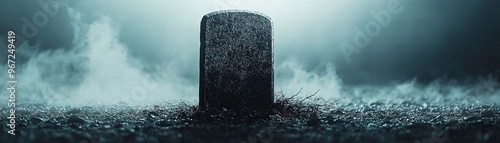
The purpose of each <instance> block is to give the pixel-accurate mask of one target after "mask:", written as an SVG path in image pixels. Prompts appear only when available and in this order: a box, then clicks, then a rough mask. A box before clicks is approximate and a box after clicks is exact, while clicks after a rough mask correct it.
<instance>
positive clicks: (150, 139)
mask: <svg viewBox="0 0 500 143" xmlns="http://www.w3.org/2000/svg"><path fill="white" fill-rule="evenodd" d="M276 104H277V106H275V107H274V109H273V114H272V115H270V116H269V118H266V119H259V120H246V121H244V120H238V121H236V119H221V120H210V121H208V120H206V118H200V117H198V116H197V115H196V107H195V106H191V105H187V104H184V103H178V104H170V105H168V104H162V105H155V106H140V107H137V106H133V107H130V106H126V105H113V106H78V107H74V106H47V105H30V106H22V107H17V111H16V116H17V118H16V122H17V124H16V131H15V133H16V135H15V136H12V135H10V134H8V133H7V132H8V130H9V127H8V126H7V125H6V124H7V123H8V120H7V116H8V114H1V115H0V122H1V123H2V124H1V125H0V127H1V130H2V133H1V134H0V140H1V141H0V142H2V143H7V142H8V143H14V142H19V143H31V142H37V143H58V142H61V143H63V142H75V143H110V142H119V143H127V142H141V143H142V142H143V143H156V142H158V143H167V142H168V143H176V142H182V143H185V142H196V143H203V142H216V143H221V142H235V143H242V142H246V143H258V142H264V143H269V142H286V143H295V142H297V143H304V142H384V143H390V142H417V143H418V142H422V143H424V142H425V143H442V142H450V143H458V142H498V141H500V120H499V119H500V106H499V105H495V104H492V105H479V104H477V105H476V104H456V105H453V104H451V105H432V104H426V103H423V104H422V103H414V102H409V101H404V102H402V103H397V104H395V103H391V104H388V103H379V102H375V103H370V104H368V103H349V104H338V103H328V104H322V105H317V104H306V105H299V104H302V103H300V102H295V103H291V102H288V101H286V100H281V101H278V102H277V103H276ZM167 105H168V106H167ZM0 110H1V111H7V109H6V108H5V107H2V109H0ZM214 118H217V117H214Z"/></svg>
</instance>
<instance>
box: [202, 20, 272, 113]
mask: <svg viewBox="0 0 500 143" xmlns="http://www.w3.org/2000/svg"><path fill="white" fill-rule="evenodd" d="M200 35H201V36H200V42H201V47H200V89H199V106H200V109H201V110H203V111H209V112H217V111H222V110H229V111H231V112H234V113H243V114H249V113H265V112H267V111H270V108H271V105H272V103H273V102H274V89H273V88H274V87H273V72H274V71H273V27H272V23H271V19H270V18H269V17H267V16H265V15H263V14H260V13H257V12H250V11H240V10H224V11H217V12H212V13H209V14H207V15H205V16H204V17H203V19H202V21H201V34H200Z"/></svg>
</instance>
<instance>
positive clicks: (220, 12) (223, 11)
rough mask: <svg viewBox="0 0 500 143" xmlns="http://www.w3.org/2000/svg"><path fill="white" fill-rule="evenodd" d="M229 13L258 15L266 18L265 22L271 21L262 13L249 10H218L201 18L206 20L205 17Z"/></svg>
mask: <svg viewBox="0 0 500 143" xmlns="http://www.w3.org/2000/svg"><path fill="white" fill-rule="evenodd" d="M229 13H246V14H255V15H259V16H262V17H264V18H266V19H267V20H269V21H271V17H269V16H267V15H265V14H263V13H260V12H257V11H251V10H239V9H231V10H219V11H214V12H210V13H208V14H206V15H205V16H204V17H203V18H207V17H212V16H214V15H219V14H229Z"/></svg>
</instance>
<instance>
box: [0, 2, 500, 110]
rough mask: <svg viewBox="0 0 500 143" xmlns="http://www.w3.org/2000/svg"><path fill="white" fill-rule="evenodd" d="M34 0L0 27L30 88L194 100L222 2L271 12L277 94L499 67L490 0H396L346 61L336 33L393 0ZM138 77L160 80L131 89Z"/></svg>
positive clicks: (349, 30) (497, 14) (350, 30)
mask: <svg viewBox="0 0 500 143" xmlns="http://www.w3.org/2000/svg"><path fill="white" fill-rule="evenodd" d="M37 2H38V1H31V0H19V1H1V2H0V19H2V22H1V23H0V31H1V33H6V31H7V30H14V31H16V33H17V34H18V36H17V37H18V38H17V39H18V41H17V45H18V53H17V54H18V59H17V60H18V61H19V62H18V63H19V66H18V67H19V69H18V70H19V75H18V76H19V78H20V80H21V79H22V80H24V81H25V84H27V85H28V84H29V86H30V87H31V88H29V89H24V90H25V91H24V92H25V93H29V94H32V95H33V96H36V95H39V94H42V95H44V94H54V95H56V94H78V95H82V94H84V95H85V96H87V94H98V93H106V94H110V95H116V96H119V95H122V94H125V95H128V94H131V95H134V94H138V93H144V92H142V91H147V94H148V95H151V97H158V98H162V96H163V97H164V96H165V95H164V94H168V99H196V98H197V95H198V94H197V86H198V72H199V69H198V64H199V63H198V58H199V53H198V52H199V41H198V40H199V24H200V20H201V18H202V16H203V15H204V14H207V13H209V12H212V11H216V10H221V9H248V10H255V11H259V12H262V13H264V14H267V15H268V16H270V17H271V19H272V20H273V24H274V30H275V31H274V32H275V33H274V42H275V43H274V46H275V63H274V66H275V85H276V86H275V87H276V90H277V91H279V90H283V91H284V92H285V93H295V92H297V91H298V89H300V88H304V91H305V93H306V94H307V93H311V92H314V91H316V90H317V89H320V90H321V91H322V96H324V97H332V98H339V97H342V96H341V95H342V93H341V91H340V89H343V87H358V86H359V87H361V86H388V88H391V86H396V85H401V84H402V85H404V84H405V83H411V84H412V85H413V84H418V85H423V86H426V85H432V84H433V82H435V81H440V82H444V83H453V84H455V83H459V84H478V83H479V84H480V81H479V78H480V77H487V76H488V75H492V76H493V80H494V81H498V80H499V78H498V77H499V76H500V56H499V55H500V9H499V8H498V6H499V5H500V1H498V0H483V1H471V0H440V1H436V0H413V1H411V0H400V1H399V2H400V3H399V4H400V6H399V7H400V8H401V12H400V13H398V14H391V20H390V21H389V22H388V24H387V25H386V26H382V27H381V28H380V32H379V34H378V35H377V36H373V37H370V43H369V44H368V45H367V46H366V47H364V48H362V49H359V50H360V52H359V53H355V54H353V55H352V56H350V58H351V61H347V60H346V58H345V55H344V54H343V52H342V50H341V46H340V45H341V43H347V44H350V45H354V37H356V34H357V33H356V32H355V30H354V29H356V28H359V29H362V31H365V26H366V25H367V24H369V23H370V22H372V21H376V19H375V18H374V17H373V16H372V14H371V12H372V11H374V12H381V11H387V10H388V9H389V8H388V5H390V4H392V1H391V0H380V1H365V0H354V1H347V0H320V1H315V2H314V3H313V2H306V1H292V0H275V1H264V0H256V1H251V0H209V1H203V2H199V1H194V0H190V1H189V0H187V1H180V0H175V1H148V2H142V1H141V2H123V1H117V0H111V1H98V0H90V1H71V0H54V1H53V2H56V3H57V5H59V7H58V10H57V11H56V12H54V15H53V16H52V15H50V13H47V11H45V10H44V8H43V6H41V5H40V4H38V3H37ZM49 2H52V1H50V0H49ZM54 4H55V3H54ZM54 4H52V3H49V5H48V6H49V9H52V10H53V9H54V8H55V7H54ZM37 14H38V15H43V14H45V15H46V16H47V23H46V24H43V25H42V26H40V27H38V26H36V25H35V27H36V30H38V31H37V32H36V34H34V36H33V37H30V36H26V35H24V34H23V33H22V30H23V26H24V25H25V24H26V23H25V22H24V21H23V20H22V19H23V18H26V19H27V20H28V21H30V22H32V23H33V22H34V21H38V22H40V21H42V22H43V17H42V18H41V19H40V16H38V18H39V19H35V20H34V19H33V17H34V15H37ZM35 17H36V16H35ZM39 24H40V23H39ZM30 32H33V31H30ZM0 37H1V38H0V39H6V34H0ZM0 43H1V44H2V45H6V44H5V43H6V41H5V40H4V41H0ZM23 43H24V44H23ZM0 54H1V55H2V57H3V56H5V55H6V54H7V51H6V50H0ZM0 62H2V63H6V59H5V58H2V59H0ZM4 65H5V64H4ZM2 68H3V69H4V68H6V66H2ZM4 71H6V70H4ZM117 73H118V74H117ZM125 77H127V78H125ZM1 79H6V77H4V76H1ZM147 80H151V81H154V82H155V83H157V84H158V85H159V86H158V87H154V88H151V89H148V88H146V90H141V89H142V88H141V87H145V85H144V84H143V81H147ZM96 83H98V84H96ZM136 87H139V88H136ZM124 89H125V90H124ZM127 89H129V90H127ZM495 89H498V87H495ZM165 90H168V92H167V93H164V91H165ZM494 93H495V94H496V93H500V92H494ZM157 94H158V95H157ZM62 96H66V95H62ZM75 96H76V95H75ZM116 96H110V97H107V98H106V99H110V100H111V99H113V98H116ZM92 97H93V96H92ZM43 98H44V99H48V98H49V97H45V95H44V96H43ZM89 98H90V96H89ZM148 99H150V100H151V101H154V100H156V99H157V98H148Z"/></svg>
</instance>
